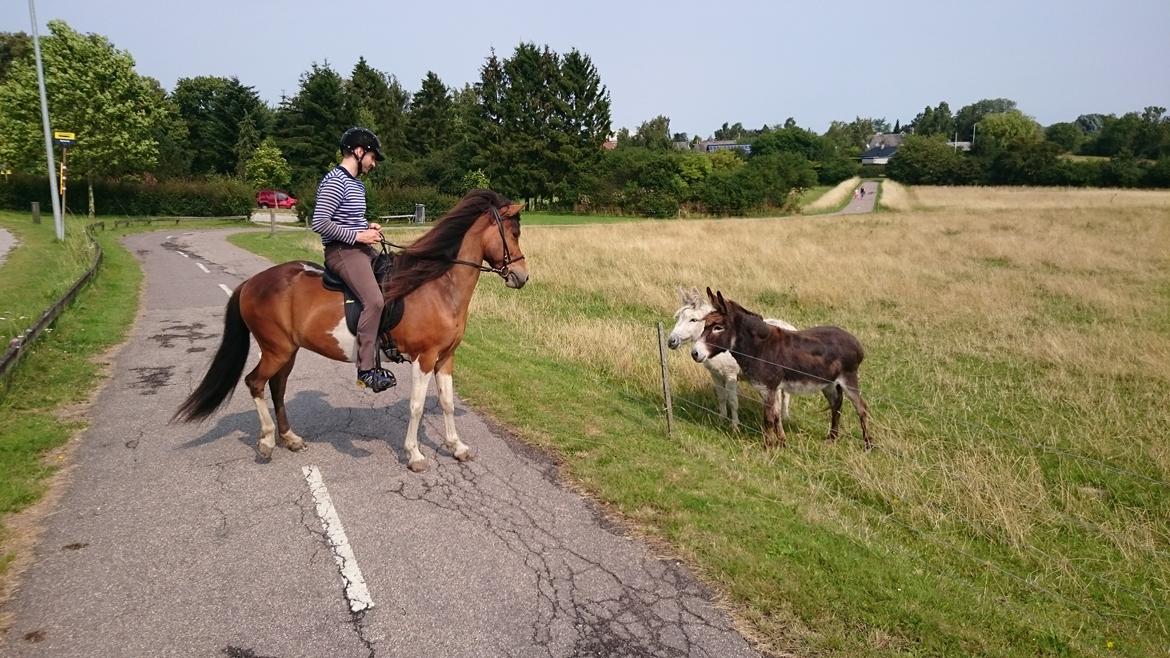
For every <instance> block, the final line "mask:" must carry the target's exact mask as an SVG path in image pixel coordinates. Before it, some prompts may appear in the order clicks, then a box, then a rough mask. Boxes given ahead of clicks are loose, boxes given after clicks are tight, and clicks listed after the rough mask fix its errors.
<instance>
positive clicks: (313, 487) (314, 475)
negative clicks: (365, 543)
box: [301, 466, 374, 612]
mask: <svg viewBox="0 0 1170 658" xmlns="http://www.w3.org/2000/svg"><path fill="white" fill-rule="evenodd" d="M301 472H303V473H304V474H305V480H307V481H308V483H309V491H310V492H312V494H313V500H315V501H317V516H319V517H321V527H322V528H323V529H324V530H325V538H326V539H327V540H329V547H330V548H332V549H333V558H334V559H335V560H337V567H338V568H339V569H341V580H342V582H344V583H345V597H346V598H347V599H349V609H350V610H351V611H353V612H361V611H362V610H369V609H370V608H372V607H374V600H373V599H372V598H370V592H369V590H367V589H366V580H365V578H363V577H362V570H361V569H359V568H358V564H357V558H355V557H354V555H353V549H351V548H350V546H349V540H348V539H346V537H345V529H344V528H342V527H341V519H340V518H338V516H337V510H336V509H335V508H334V507H333V501H332V500H331V499H330V498H329V490H328V489H326V488H325V482H324V481H322V479H321V471H319V470H318V469H317V467H316V466H304V467H302V468H301Z"/></svg>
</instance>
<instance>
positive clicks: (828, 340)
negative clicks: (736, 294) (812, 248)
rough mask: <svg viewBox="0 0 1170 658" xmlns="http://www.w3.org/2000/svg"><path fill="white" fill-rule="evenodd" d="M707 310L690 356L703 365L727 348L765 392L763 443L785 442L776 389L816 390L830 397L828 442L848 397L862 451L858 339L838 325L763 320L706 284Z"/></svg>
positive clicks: (865, 413) (864, 431) (865, 436)
mask: <svg viewBox="0 0 1170 658" xmlns="http://www.w3.org/2000/svg"><path fill="white" fill-rule="evenodd" d="M707 297H708V299H709V300H710V302H711V306H712V309H713V310H712V311H711V312H710V313H708V314H707V316H706V317H705V318H703V332H702V333H701V334H700V335H699V338H698V340H696V341H695V345H694V347H692V348H691V357H692V358H693V359H694V360H695V361H698V362H699V363H703V362H704V361H706V360H707V359H710V358H712V357H714V356H717V355H719V354H722V353H724V352H729V353H730V354H731V355H732V356H733V357H734V358H735V361H736V363H738V364H739V367H740V368H741V370H742V371H743V375H744V377H745V378H746V379H748V380H749V381H752V382H756V383H758V384H760V385H762V386H764V387H766V389H767V390H768V394H769V396H770V397H769V399H768V400H767V401H766V402H765V404H764V414H765V420H766V424H765V428H764V445H765V446H766V447H768V448H771V447H774V446H775V445H777V444H779V446H780V447H784V445H785V436H784V423H783V421H782V420H781V419H780V414H778V413H777V412H776V409H775V400H774V396H775V395H776V394H777V392H778V391H781V390H783V391H786V392H788V393H791V394H792V395H811V394H815V393H816V392H817V391H820V392H821V393H822V394H824V396H825V399H826V400H828V401H829V410H830V415H831V421H830V426H829V435H828V436H827V437H826V440H827V441H830V442H831V441H835V440H836V439H837V435H838V426H839V424H840V420H841V402H842V398H843V397H848V398H849V401H850V402H852V403H853V408H854V410H856V411H857V417H858V418H859V419H860V420H861V438H862V441H864V443H865V449H866V450H870V449H871V448H872V447H873V442H872V441H871V440H870V435H869V425H868V418H869V410H868V408H867V406H866V404H865V400H863V399H862V398H861V389H860V387H859V383H858V375H857V370H858V368H859V367H860V366H861V361H862V360H863V359H864V358H865V350H864V349H863V348H862V347H861V341H859V340H857V338H856V337H855V336H854V335H853V334H851V333H849V332H848V331H845V330H844V329H841V328H840V327H812V328H811V329H805V330H803V331H789V330H787V329H783V328H781V327H775V326H772V325H769V324H767V323H766V322H764V319H763V318H761V317H760V316H759V315H758V314H756V313H752V312H751V311H749V310H747V309H745V308H744V307H742V306H740V305H739V304H737V303H735V302H733V301H731V300H729V299H724V298H723V293H722V292H716V293H712V292H711V289H710V288H707Z"/></svg>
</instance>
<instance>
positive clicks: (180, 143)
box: [143, 78, 191, 178]
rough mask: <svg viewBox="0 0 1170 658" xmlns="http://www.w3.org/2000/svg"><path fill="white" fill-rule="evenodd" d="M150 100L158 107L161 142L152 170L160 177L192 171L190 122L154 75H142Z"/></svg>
mask: <svg viewBox="0 0 1170 658" xmlns="http://www.w3.org/2000/svg"><path fill="white" fill-rule="evenodd" d="M143 82H144V83H145V84H146V86H147V90H148V93H149V95H150V98H151V100H150V102H151V104H152V105H153V107H154V108H155V110H156V111H157V113H158V114H157V116H158V120H157V121H156V122H155V126H154V140H155V142H157V143H158V162H157V163H156V164H155V166H154V169H153V173H154V175H155V176H157V177H158V178H180V177H183V176H187V175H189V174H190V173H191V145H190V141H189V137H188V134H187V122H185V121H183V117H182V116H181V115H180V114H179V106H178V105H177V104H176V103H175V101H174V99H172V98H171V97H170V96H169V95H168V94H167V92H166V90H165V89H163V88H162V85H161V84H159V82H158V80H155V79H154V78H143Z"/></svg>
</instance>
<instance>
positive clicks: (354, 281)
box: [325, 244, 386, 370]
mask: <svg viewBox="0 0 1170 658" xmlns="http://www.w3.org/2000/svg"><path fill="white" fill-rule="evenodd" d="M377 257H378V252H377V251H376V250H375V249H374V248H373V247H371V246H370V245H368V244H355V245H352V246H351V245H347V244H331V245H329V246H327V247H325V265H327V266H328V267H329V269H331V270H333V271H334V272H337V275H338V276H340V277H341V278H342V279H343V280H344V281H345V283H346V285H348V286H349V288H350V290H353V294H355V295H357V298H358V300H359V301H361V303H362V314H361V316H360V317H359V318H358V325H357V345H358V361H357V366H358V370H369V369H370V368H373V367H374V350H376V349H378V323H379V322H380V321H381V320H382V307H383V306H385V305H386V301H385V298H383V297H382V288H381V287H380V286H379V285H378V279H377V278H376V277H375V276H374V267H373V262H374V259H375V258H377Z"/></svg>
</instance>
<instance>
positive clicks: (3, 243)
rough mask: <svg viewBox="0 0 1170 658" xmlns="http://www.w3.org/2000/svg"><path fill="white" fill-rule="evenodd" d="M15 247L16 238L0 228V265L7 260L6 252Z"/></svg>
mask: <svg viewBox="0 0 1170 658" xmlns="http://www.w3.org/2000/svg"><path fill="white" fill-rule="evenodd" d="M16 245H17V241H16V237H15V236H13V235H12V234H11V233H9V232H8V231H5V230H4V229H2V228H0V265H3V264H4V259H6V258H8V252H9V251H11V250H12V249H13V248H14V247H15V246H16Z"/></svg>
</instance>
